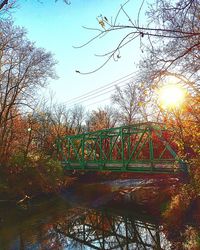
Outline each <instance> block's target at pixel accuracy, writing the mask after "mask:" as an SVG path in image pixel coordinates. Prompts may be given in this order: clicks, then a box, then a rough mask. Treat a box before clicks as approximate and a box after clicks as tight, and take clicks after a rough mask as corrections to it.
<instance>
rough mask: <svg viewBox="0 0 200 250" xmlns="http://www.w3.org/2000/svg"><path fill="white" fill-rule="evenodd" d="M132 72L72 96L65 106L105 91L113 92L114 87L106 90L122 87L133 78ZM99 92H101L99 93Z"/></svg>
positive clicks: (102, 93) (83, 100)
mask: <svg viewBox="0 0 200 250" xmlns="http://www.w3.org/2000/svg"><path fill="white" fill-rule="evenodd" d="M133 74H134V73H131V74H129V75H127V76H124V77H122V78H120V79H118V80H116V81H113V82H111V83H109V84H106V85H104V86H102V87H99V88H97V89H95V90H92V91H89V92H87V93H85V94H83V95H81V96H78V97H75V98H72V99H70V100H69V101H67V102H66V104H67V106H68V105H69V108H70V107H72V106H74V105H77V104H80V103H82V102H87V101H89V100H92V99H94V98H96V97H99V96H101V95H105V94H107V93H110V92H113V91H114V90H115V89H111V90H108V89H110V88H114V87H115V86H120V87H124V86H125V85H127V84H128V83H129V82H130V80H132V79H133V76H132V77H130V76H131V75H133ZM127 77H128V78H127ZM107 90H108V91H107ZM99 93H101V94H99Z"/></svg>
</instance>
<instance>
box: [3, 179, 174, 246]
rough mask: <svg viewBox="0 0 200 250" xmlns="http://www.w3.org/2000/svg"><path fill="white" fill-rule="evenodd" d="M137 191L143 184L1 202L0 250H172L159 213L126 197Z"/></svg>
mask: <svg viewBox="0 0 200 250" xmlns="http://www.w3.org/2000/svg"><path fill="white" fill-rule="evenodd" d="M142 185H143V181H142V180H134V181H132V182H131V181H130V180H121V181H113V182H102V183H98V184H81V185H77V186H76V188H72V189H69V190H68V191H65V192H63V193H61V194H59V195H56V196H55V195H54V196H43V197H40V198H39V197H38V198H37V199H32V200H30V201H28V202H25V203H23V204H21V205H18V206H17V205H15V204H14V203H12V202H9V203H8V202H7V203H5V202H2V203H1V204H0V249H1V250H18V249H19V250H64V249H67V250H68V249H69V250H72V249H75V250H76V249H77V250H79V249H80V250H89V249H127V250H128V249H130V250H132V249H148V250H149V249H154V250H156V249H160V250H161V249H166V250H168V249H169V250H170V249H175V248H173V247H172V246H173V243H174V242H172V241H170V240H169V239H168V237H167V235H168V234H166V232H167V231H166V230H165V229H164V225H163V224H162V220H160V216H159V214H158V211H156V212H155V210H156V209H152V206H151V205H148V206H147V204H145V199H144V204H138V202H136V200H133V195H132V196H131V195H130V193H134V194H136V193H135V192H133V190H136V189H137V188H138V187H139V186H142ZM145 187H146V184H145ZM130 190H132V191H130ZM144 190H145V189H144V188H143V191H142V193H143V196H145V195H144ZM153 192H154V193H156V192H155V190H154V191H153ZM148 193H149V191H148ZM143 198H144V197H143ZM135 199H138V197H137V196H135ZM151 199H152V198H151ZM146 202H147V201H146ZM152 204H155V203H152Z"/></svg>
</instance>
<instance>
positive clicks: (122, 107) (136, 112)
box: [112, 83, 149, 125]
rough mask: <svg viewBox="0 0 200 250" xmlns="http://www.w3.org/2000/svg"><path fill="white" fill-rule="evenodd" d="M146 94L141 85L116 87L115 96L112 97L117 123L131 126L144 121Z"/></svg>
mask: <svg viewBox="0 0 200 250" xmlns="http://www.w3.org/2000/svg"><path fill="white" fill-rule="evenodd" d="M148 98H149V97H148V96H147V92H146V90H144V89H143V87H142V85H141V84H140V85H139V84H135V83H128V84H127V85H126V86H125V87H124V88H120V87H116V91H115V94H113V95H112V102H113V104H115V105H117V108H118V112H119V117H118V119H119V121H120V122H121V123H122V124H127V125H130V124H133V123H134V122H139V121H141V120H146V119H147V116H146V114H145V105H146V104H145V102H146V103H147V102H148V101H149V100H148Z"/></svg>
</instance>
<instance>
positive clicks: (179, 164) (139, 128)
mask: <svg viewBox="0 0 200 250" xmlns="http://www.w3.org/2000/svg"><path fill="white" fill-rule="evenodd" d="M173 138H174V133H173V131H169V130H167V129H166V128H165V126H164V125H163V124H157V123H142V124H135V125H131V126H122V127H117V128H110V129H106V130H99V131H95V132H88V133H84V134H78V135H66V136H64V137H62V138H59V139H57V149H58V155H59V159H60V160H61V161H62V164H63V166H64V168H65V169H66V170H96V171H118V172H180V171H182V172H186V170H187V167H186V164H185V163H184V161H183V160H182V159H180V158H179V156H178V155H177V153H176V151H177V145H176V144H175V142H174V140H173Z"/></svg>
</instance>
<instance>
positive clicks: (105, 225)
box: [54, 209, 168, 250]
mask: <svg viewBox="0 0 200 250" xmlns="http://www.w3.org/2000/svg"><path fill="white" fill-rule="evenodd" d="M54 231H55V232H57V233H59V234H60V235H62V236H64V239H63V242H65V243H66V245H68V246H71V245H73V241H74V245H75V246H76V249H83V245H85V246H88V247H89V248H90V249H96V250H100V249H102V250H103V249H127V250H128V249H138V250H139V249H163V248H162V246H163V245H167V244H168V242H167V240H166V238H165V236H164V234H163V233H162V227H161V226H159V225H157V224H154V223H152V222H151V221H148V220H147V219H145V221H142V220H141V219H138V218H137V215H134V214H133V215H131V216H127V215H121V214H120V215H119V214H114V213H113V212H112V213H110V212H109V211H106V210H101V211H100V210H99V211H98V210H92V209H90V210H87V211H86V212H84V213H83V215H79V216H77V217H76V218H75V219H74V218H73V219H72V220H71V221H70V220H68V219H67V220H66V221H65V218H63V222H62V223H60V224H59V226H55V227H54ZM61 238H62V237H61ZM69 239H71V240H69ZM69 248H70V247H69Z"/></svg>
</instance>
